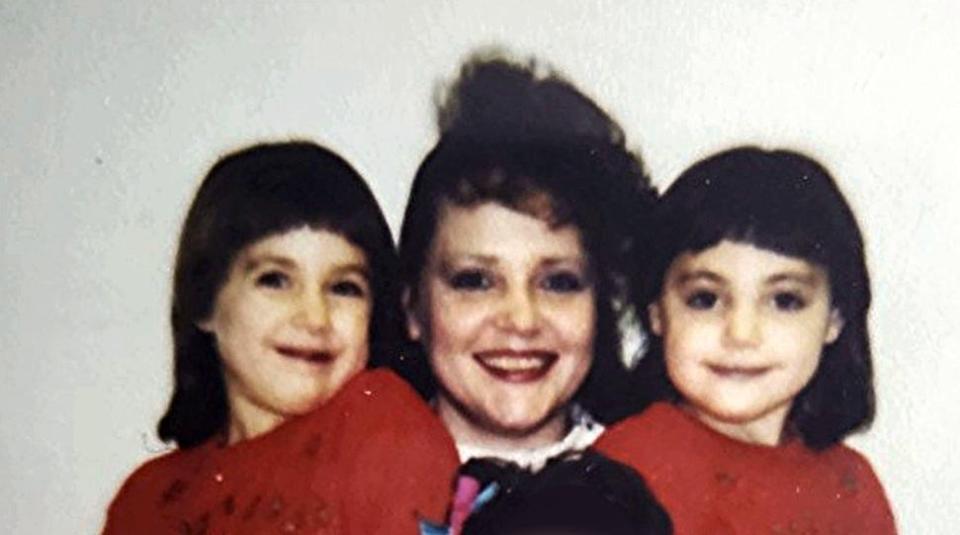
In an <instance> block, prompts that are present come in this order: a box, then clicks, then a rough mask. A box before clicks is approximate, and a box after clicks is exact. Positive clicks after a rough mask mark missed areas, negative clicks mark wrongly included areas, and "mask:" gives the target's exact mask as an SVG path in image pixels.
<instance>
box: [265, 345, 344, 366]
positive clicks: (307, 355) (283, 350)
mask: <svg viewBox="0 0 960 535" xmlns="http://www.w3.org/2000/svg"><path fill="white" fill-rule="evenodd" d="M276 350H277V353H280V354H281V355H283V356H284V357H288V358H292V359H297V360H302V361H305V362H309V363H311V364H327V363H329V362H333V357H334V355H333V353H331V352H330V351H327V350H325V349H314V348H307V347H296V346H277V347H276Z"/></svg>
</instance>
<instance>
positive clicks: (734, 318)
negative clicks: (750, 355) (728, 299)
mask: <svg viewBox="0 0 960 535" xmlns="http://www.w3.org/2000/svg"><path fill="white" fill-rule="evenodd" d="M726 320H727V324H726V332H725V335H726V339H727V343H728V344H729V345H731V346H733V347H755V346H757V345H759V344H760V341H761V339H762V336H763V332H762V331H763V327H762V319H761V318H760V314H759V313H758V312H757V310H756V307H754V306H751V305H738V306H734V307H732V308H731V309H730V311H729V312H728V313H727V318H726Z"/></svg>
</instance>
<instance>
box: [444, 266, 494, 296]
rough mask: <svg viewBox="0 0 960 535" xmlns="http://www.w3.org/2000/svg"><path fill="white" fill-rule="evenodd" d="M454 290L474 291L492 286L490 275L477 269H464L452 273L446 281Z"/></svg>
mask: <svg viewBox="0 0 960 535" xmlns="http://www.w3.org/2000/svg"><path fill="white" fill-rule="evenodd" d="M448 284H450V287H451V288H453V289H454V290H463V291H468V292H476V291H480V290H487V289H489V288H490V287H492V286H493V280H492V277H490V276H489V275H487V274H486V273H484V272H482V271H479V270H466V271H460V272H457V273H454V274H453V275H452V276H451V277H450V280H449V281H448Z"/></svg>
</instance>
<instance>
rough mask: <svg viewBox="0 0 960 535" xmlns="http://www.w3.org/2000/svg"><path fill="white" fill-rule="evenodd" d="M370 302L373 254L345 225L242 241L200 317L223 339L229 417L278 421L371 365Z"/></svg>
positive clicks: (220, 348) (219, 344)
mask: <svg viewBox="0 0 960 535" xmlns="http://www.w3.org/2000/svg"><path fill="white" fill-rule="evenodd" d="M372 303H373V296H372V295H371V285H370V282H369V280H368V275H367V262H366V257H365V255H364V253H363V251H362V250H361V249H360V248H358V247H356V246H355V245H353V244H352V243H350V242H349V241H347V240H346V239H345V238H343V237H342V236H341V235H339V234H335V233H332V232H327V231H322V230H313V229H310V228H308V227H303V228H300V229H296V230H291V231H288V232H284V233H282V234H277V235H272V236H267V237H265V238H263V239H261V240H259V241H256V242H254V243H252V244H250V245H248V246H247V247H245V248H244V249H242V250H241V251H240V253H239V254H238V255H237V258H236V259H235V260H234V261H233V264H232V265H231V267H230V271H229V274H228V276H227V280H226V282H225V283H224V285H223V287H222V288H221V290H220V291H219V293H218V294H217V297H216V301H215V303H214V308H213V313H212V314H211V316H210V318H209V319H207V320H206V321H204V322H203V323H202V324H200V328H202V329H203V330H205V331H207V332H209V333H211V334H212V335H213V336H214V337H215V339H216V343H217V349H218V351H219V353H220V357H221V359H222V361H223V365H224V374H225V379H226V385H227V396H228V400H229V403H230V410H231V421H232V422H234V421H235V420H236V419H237V417H238V414H239V415H240V419H244V418H247V419H249V418H254V419H260V420H265V421H268V422H269V421H272V422H273V423H274V424H275V423H278V422H280V421H283V420H284V419H285V418H286V417H288V416H291V415H295V414H302V413H304V412H306V411H308V410H310V409H311V408H313V407H315V406H316V405H317V404H319V403H322V402H324V401H326V400H327V399H328V398H330V397H331V396H332V395H333V394H334V393H335V392H336V391H337V390H339V389H340V387H341V386H343V384H344V383H345V382H346V381H347V380H348V379H350V378H351V377H353V376H354V375H355V374H356V373H357V372H359V371H360V370H361V369H363V368H364V366H365V365H366V362H367V356H368V343H367V336H368V325H369V322H370V313H371V308H372ZM251 415H252V416H251ZM245 425H253V426H254V427H261V428H262V427H270V425H258V424H256V423H250V422H247V423H245ZM264 430H267V429H261V431H264Z"/></svg>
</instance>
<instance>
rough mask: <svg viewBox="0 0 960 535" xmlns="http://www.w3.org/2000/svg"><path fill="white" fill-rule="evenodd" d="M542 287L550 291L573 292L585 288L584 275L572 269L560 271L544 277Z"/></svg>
mask: <svg viewBox="0 0 960 535" xmlns="http://www.w3.org/2000/svg"><path fill="white" fill-rule="evenodd" d="M540 287H541V288H543V289H544V290H547V291H549V292H557V293H573V292H579V291H580V290H583V289H584V287H585V282H584V280H583V277H581V276H580V275H578V274H577V273H574V272H572V271H559V272H556V273H551V274H549V275H547V276H546V277H544V278H543V280H542V281H541V282H540Z"/></svg>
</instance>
